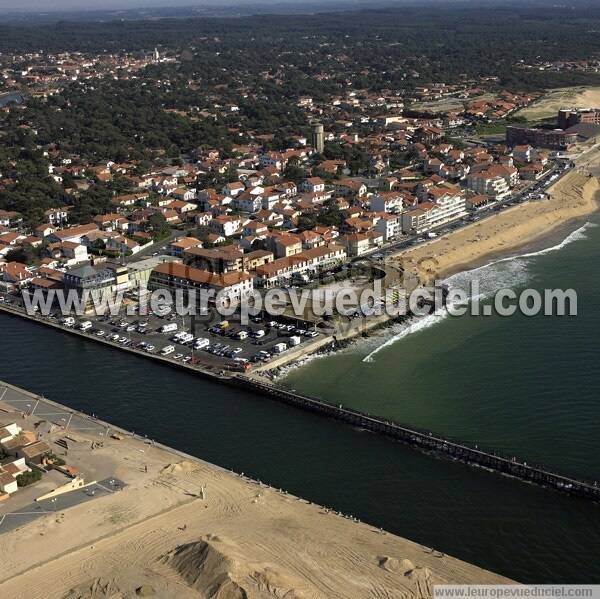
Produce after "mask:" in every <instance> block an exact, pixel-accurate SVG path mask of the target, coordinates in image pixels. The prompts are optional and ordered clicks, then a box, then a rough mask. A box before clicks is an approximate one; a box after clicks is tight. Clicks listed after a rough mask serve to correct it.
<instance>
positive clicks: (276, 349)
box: [273, 343, 287, 354]
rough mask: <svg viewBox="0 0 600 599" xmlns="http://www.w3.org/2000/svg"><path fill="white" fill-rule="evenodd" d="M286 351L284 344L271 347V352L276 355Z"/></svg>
mask: <svg viewBox="0 0 600 599" xmlns="http://www.w3.org/2000/svg"><path fill="white" fill-rule="evenodd" d="M286 349H287V345H286V344H285V343H277V344H276V345H274V346H273V351H274V352H275V353H276V354H281V353H283V352H284V351H285V350H286Z"/></svg>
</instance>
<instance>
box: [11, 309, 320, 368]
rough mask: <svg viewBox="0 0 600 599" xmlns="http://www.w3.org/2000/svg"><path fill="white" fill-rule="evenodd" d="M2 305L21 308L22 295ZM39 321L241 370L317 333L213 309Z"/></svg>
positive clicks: (298, 324) (55, 316)
mask: <svg viewBox="0 0 600 599" xmlns="http://www.w3.org/2000/svg"><path fill="white" fill-rule="evenodd" d="M3 303H7V304H11V305H12V307H16V308H22V306H23V303H22V300H21V298H14V297H11V298H8V297H5V298H3ZM38 318H40V319H42V320H49V321H50V322H52V323H54V324H58V325H62V326H64V327H65V328H70V329H76V330H77V331H78V332H80V333H84V334H86V335H89V336H90V337H98V338H102V339H103V340H104V341H109V342H111V343H114V344H115V345H118V346H120V347H128V348H133V349H137V350H140V351H144V352H146V353H148V354H154V355H160V356H161V357H164V358H167V359H169V360H173V361H177V362H181V363H186V364H192V365H202V366H207V367H209V368H221V369H223V368H225V369H236V370H244V369H247V368H249V367H250V365H251V364H258V363H267V362H269V361H270V360H271V359H272V358H273V357H274V356H277V355H280V354H282V353H284V352H286V351H288V350H289V349H292V348H297V347H301V346H307V345H309V344H310V343H311V342H312V341H314V340H315V339H318V338H319V337H320V336H322V333H320V332H319V330H318V329H316V328H315V327H314V326H313V325H312V324H311V323H309V322H306V321H301V320H295V319H289V318H287V317H283V316H282V317H279V318H278V319H275V318H272V317H270V316H269V317H266V318H261V317H255V318H253V319H252V320H251V322H249V323H248V324H241V323H240V316H239V314H236V315H233V316H231V317H229V318H228V319H227V320H223V317H222V316H220V315H219V314H218V313H216V312H214V313H213V312H211V313H210V314H208V315H206V316H194V317H191V316H178V315H176V314H170V313H169V314H153V313H151V312H150V313H149V314H148V315H142V316H139V315H134V316H130V315H127V314H123V313H122V314H120V315H118V316H96V315H93V314H89V315H86V316H79V317H76V316H73V317H64V316H62V315H61V314H59V313H58V312H52V313H51V314H50V315H49V316H47V317H46V316H41V315H39V316H38Z"/></svg>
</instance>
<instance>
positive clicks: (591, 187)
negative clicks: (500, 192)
mask: <svg viewBox="0 0 600 599" xmlns="http://www.w3.org/2000/svg"><path fill="white" fill-rule="evenodd" d="M569 176H571V177H572V178H575V179H576V182H575V183H571V182H570V181H565V179H566V178H567V177H569ZM567 177H565V179H561V181H559V182H557V183H556V185H555V186H554V187H553V188H551V190H550V191H551V193H553V194H556V196H554V197H553V198H552V199H550V200H544V201H543V203H542V202H536V203H528V204H525V205H520V206H514V207H512V208H510V209H508V210H506V211H505V212H502V213H499V214H496V215H494V216H492V217H490V218H489V219H485V220H484V221H482V222H477V223H473V224H472V225H469V226H467V227H465V228H463V229H460V230H459V231H453V232H451V233H448V234H446V235H444V236H442V237H439V238H436V239H434V240H432V241H430V242H429V243H426V244H424V245H423V246H420V247H418V248H415V249H409V250H403V251H401V252H398V253H396V254H394V255H393V256H392V257H391V260H396V261H401V260H402V258H403V257H406V256H409V257H410V256H415V261H416V259H417V258H416V257H417V256H418V260H421V261H429V260H436V261H438V262H440V260H439V258H440V256H439V255H437V254H435V253H433V255H430V254H431V253H432V251H433V252H434V251H435V249H436V248H439V247H440V246H441V245H442V244H450V248H451V250H455V251H456V250H458V249H459V246H461V245H464V242H463V238H464V237H470V236H471V235H473V233H474V232H475V231H478V230H481V229H490V228H491V227H493V226H497V225H498V223H499V222H500V225H502V222H506V223H507V229H508V230H509V231H510V233H511V237H512V239H513V241H514V243H512V244H510V247H507V246H506V245H504V243H502V244H501V245H502V247H495V248H493V249H490V250H489V251H481V252H478V253H477V255H473V256H472V257H471V258H470V259H469V260H465V261H463V262H453V261H451V260H449V259H447V258H446V260H445V261H443V264H444V268H441V269H440V270H439V271H437V272H436V273H435V279H436V280H439V281H446V280H447V279H449V278H451V277H452V276H455V275H458V274H462V273H468V272H469V271H474V270H478V269H480V268H485V267H486V266H490V265H492V264H494V263H495V262H497V261H501V260H505V259H512V258H515V259H517V258H519V256H521V255H522V254H523V253H529V252H532V253H533V252H537V251H542V250H545V249H548V248H550V247H553V244H554V242H555V241H556V243H560V242H562V241H564V240H565V239H566V238H567V237H568V236H569V235H571V234H572V233H574V232H575V231H576V230H578V229H579V228H581V227H582V226H584V225H585V223H586V222H587V221H588V218H589V217H590V216H591V215H593V214H595V213H597V212H599V211H600V180H599V179H598V178H596V177H587V176H585V175H583V174H581V173H576V172H572V173H569V175H567ZM565 184H566V185H570V187H571V188H570V189H569V188H568V189H567V190H565V189H564V188H563V187H564V186H565ZM554 188H558V189H554ZM578 192H580V193H581V196H580V198H577V197H575V198H574V199H575V205H574V206H572V205H567V206H566V207H564V208H563V210H566V211H567V212H570V213H571V214H570V216H569V217H566V218H564V219H563V220H556V219H551V223H550V226H549V227H548V228H546V229H545V230H543V231H540V230H539V229H536V226H537V225H539V224H540V223H541V222H544V223H545V224H548V223H547V217H548V216H549V215H551V216H558V215H555V214H553V213H555V212H556V211H557V206H556V204H559V203H560V202H561V201H562V200H563V199H564V197H565V196H567V197H569V196H570V194H573V193H574V194H575V195H577V193H578ZM571 199H573V198H572V197H571ZM538 208H540V210H537V209H538ZM527 209H528V211H529V212H536V211H537V212H538V214H537V217H538V218H537V219H535V218H533V219H531V220H530V221H528V222H527V229H528V232H529V237H527V238H526V239H523V238H521V237H520V233H521V232H522V229H521V228H518V229H517V230H516V231H515V230H514V229H513V227H511V223H512V222H513V217H514V216H515V215H520V216H521V215H522V214H523V213H522V212H519V211H523V210H527ZM560 214H561V215H563V214H564V213H563V212H560ZM503 217H505V218H503ZM490 221H493V222H490ZM501 221H502V222H501ZM491 237H493V235H490V238H491ZM420 274H423V273H420ZM427 274H428V275H430V274H431V273H427ZM426 282H427V283H431V281H426ZM420 318H421V317H417V318H414V317H412V318H408V319H406V321H405V322H404V323H399V322H398V320H397V319H395V318H391V317H388V318H387V320H386V321H384V322H381V323H378V325H377V326H375V327H373V328H372V329H371V330H369V331H368V333H367V335H366V336H365V335H362V336H361V335H360V334H356V335H354V336H353V337H352V338H350V339H347V340H345V343H344V345H343V346H342V347H340V348H336V347H331V348H328V349H327V350H326V351H324V352H319V351H317V352H312V353H311V354H307V355H305V356H302V357H301V358H299V359H295V360H290V361H288V362H286V363H284V364H278V365H277V366H276V367H275V368H270V369H268V368H265V369H264V370H263V371H262V372H260V373H256V374H257V375H262V377H265V378H270V379H271V380H273V381H274V382H277V381H278V380H280V379H281V378H285V376H287V374H289V372H291V371H292V370H297V369H298V368H301V367H302V366H304V365H306V364H308V363H310V362H312V361H313V360H315V359H319V358H324V357H327V356H330V355H333V354H335V353H338V352H339V351H343V350H344V349H346V348H347V347H348V346H351V345H355V344H358V343H360V341H361V340H362V339H364V338H365V337H366V338H372V337H373V336H375V335H377V334H378V333H380V332H382V331H385V329H387V328H390V327H392V326H394V325H397V324H410V323H411V322H416V321H418V320H419V319H420Z"/></svg>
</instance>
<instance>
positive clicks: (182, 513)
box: [0, 383, 513, 599]
mask: <svg viewBox="0 0 600 599" xmlns="http://www.w3.org/2000/svg"><path fill="white" fill-rule="evenodd" d="M0 386H3V387H4V386H6V387H7V388H9V389H10V390H11V391H10V393H11V397H10V398H7V401H0V405H1V406H8V407H9V408H10V409H12V410H15V411H16V414H19V415H20V413H21V412H20V411H19V408H17V407H15V403H17V404H18V402H19V401H27V400H28V399H30V400H32V401H33V400H40V403H43V402H45V403H46V404H47V405H48V406H52V407H54V408H60V409H62V410H67V411H68V412H72V413H76V414H78V415H79V416H80V417H81V418H82V419H83V421H84V423H83V426H81V427H80V428H78V426H74V427H73V428H72V430H71V431H70V432H69V433H68V436H69V437H70V438H71V439H72V441H73V442H72V443H70V446H69V452H68V455H69V457H68V460H69V463H71V464H73V465H75V466H79V467H80V468H81V469H82V471H83V472H84V474H85V473H86V471H88V472H89V470H88V468H91V472H89V474H90V475H93V474H94V472H93V468H94V467H95V466H97V465H98V464H99V463H100V464H102V466H103V467H106V466H107V465H108V466H109V467H110V468H111V469H112V470H111V471H112V472H114V475H115V476H118V477H119V478H120V479H122V480H123V481H124V482H125V484H126V486H125V487H124V488H123V490H121V491H119V492H114V493H112V494H109V495H106V496H103V497H98V498H94V499H92V500H90V501H87V502H85V503H83V504H80V505H74V506H72V507H69V508H67V509H65V510H64V511H62V512H61V513H60V514H58V513H57V512H53V511H51V512H50V513H49V514H46V515H42V516H41V517H39V518H37V519H36V520H33V521H30V522H28V523H26V524H23V525H21V526H20V527H18V528H16V529H12V530H10V531H7V532H4V533H3V534H0V549H1V550H2V554H3V555H5V556H6V559H5V562H4V563H3V572H2V574H3V576H2V580H1V581H0V594H6V596H11V597H17V598H18V597H23V598H24V597H25V596H26V597H27V599H42V598H44V599H49V598H50V597H52V598H54V597H56V598H57V599H58V598H59V597H60V598H62V597H65V596H71V595H69V594H68V593H69V591H70V590H72V589H76V590H77V592H79V593H80V595H73V596H88V595H87V594H85V592H86V591H87V589H90V588H95V587H103V586H105V585H106V584H107V583H108V584H109V586H111V591H112V592H113V593H117V592H122V593H123V594H124V595H127V596H129V593H132V594H133V592H134V590H135V589H136V588H137V587H141V586H143V585H149V586H152V587H153V588H154V589H155V591H156V592H157V593H158V594H159V596H165V597H166V596H177V597H183V598H185V597H188V596H189V597H192V596H197V595H196V592H197V591H202V590H204V589H205V588H208V587H210V586H211V585H215V584H216V585H225V586H224V587H223V590H225V589H226V588H229V585H230V584H232V583H233V584H235V585H238V586H239V587H241V588H244V589H247V590H248V591H250V594H251V596H253V597H257V599H262V598H263V597H264V598H266V597H267V596H268V597H271V596H272V595H271V594H268V593H264V588H263V587H261V585H260V581H258V582H257V580H256V574H258V573H260V574H261V576H260V577H259V578H261V579H262V578H264V581H263V582H268V583H269V586H271V587H276V588H277V589H279V590H281V591H282V593H281V596H283V595H284V594H285V593H287V592H289V593H290V596H305V595H304V593H306V596H311V597H312V596H314V597H340V598H341V597H344V598H354V597H356V599H363V598H364V597H379V596H383V595H384V594H385V596H388V595H389V596H391V595H390V593H391V594H394V593H401V594H406V593H408V595H407V596H419V597H428V596H430V595H431V594H432V585H433V584H443V583H475V582H476V583H487V584H490V583H496V584H498V583H505V584H506V583H511V582H513V581H510V580H508V579H506V578H504V577H502V576H500V575H496V574H493V573H491V572H489V571H487V570H483V569H481V568H479V567H478V566H474V565H471V564H468V563H466V562H462V561H460V560H458V559H455V558H453V557H450V556H447V555H445V554H443V553H440V552H439V551H435V550H433V549H431V548H429V547H426V546H424V545H420V544H417V543H414V542H412V541H409V540H407V539H404V538H402V537H398V536H396V535H393V534H391V533H388V532H384V531H382V530H381V529H377V528H375V527H373V526H371V525H369V524H367V523H362V522H360V521H358V520H357V519H355V518H353V517H352V516H344V515H342V514H340V513H336V512H335V511H334V510H331V509H328V508H324V507H323V506H320V505H317V504H314V503H312V502H310V501H307V500H305V499H302V498H301V497H297V496H295V495H292V494H289V493H287V492H285V491H282V490H280V489H275V488H273V487H270V486H269V485H267V484H264V483H261V482H260V481H256V480H253V479H251V478H249V477H247V476H244V475H243V474H236V473H233V472H231V471H229V470H227V469H224V468H222V467H219V466H215V465H213V464H211V463H209V462H206V461H204V460H202V459H201V458H198V457H196V456H192V455H188V454H186V453H184V452H180V451H178V450H174V449H173V448H170V447H168V446H164V445H161V444H159V443H154V442H152V443H149V442H148V440H147V439H143V438H141V437H136V436H134V435H133V433H131V432H129V431H126V430H124V429H122V428H120V427H117V426H113V425H112V424H110V423H108V422H105V421H102V420H99V419H97V418H95V417H91V416H88V415H86V414H81V413H80V412H77V411H76V410H71V409H70V408H68V407H65V406H63V405H62V404H60V403H57V402H55V401H51V400H47V399H45V398H41V397H40V396H39V395H36V394H35V393H31V392H28V391H23V390H22V389H20V388H19V387H16V386H14V385H10V384H5V383H0ZM17 394H18V395H17ZM12 395H15V397H17V399H15V398H13V397H12ZM21 395H22V396H23V398H24V399H18V397H19V396H21ZM2 399H4V396H3V398H2ZM19 405H20V404H19ZM33 411H35V408H34V410H33ZM7 412H8V411H7V410H6V408H2V413H3V414H6V413H7ZM8 413H10V412H8ZM58 416H60V414H58V415H57V416H56V419H57V420H59V418H58ZM37 418H39V417H36V416H33V415H29V416H27V417H23V418H22V419H21V418H20V417H19V421H20V422H22V423H23V426H26V427H28V428H30V427H31V425H32V424H33V421H35V420H36V419H37ZM86 423H87V424H86ZM91 424H94V425H95V426H98V427H110V431H111V432H112V431H115V432H119V433H120V437H122V438H120V439H118V440H117V439H114V438H112V437H109V435H108V434H107V433H108V430H107V433H105V435H104V440H103V441H102V444H101V445H100V446H99V447H97V448H96V449H94V450H93V451H91V450H90V449H89V441H90V439H96V441H97V440H98V436H97V433H93V432H90V431H89V430H88V429H87V428H86V427H87V426H89V425H91ZM42 428H43V427H42ZM39 430H42V429H39ZM42 435H43V436H44V438H46V440H47V441H48V442H50V443H52V441H53V440H58V439H60V438H63V437H64V436H65V435H67V433H66V432H65V431H64V430H63V427H62V426H55V427H54V430H53V431H52V427H49V428H48V432H47V433H46V432H42ZM15 497H18V494H17V495H16V496H15ZM9 501H11V500H9ZM4 507H8V506H7V504H6V503H5V504H4ZM1 520H2V518H1V517H0V521H1ZM282 522H285V526H282V525H281V523H282ZM75 531H78V533H77V534H74V532H75ZM0 532H1V531H0ZM350 546H353V547H355V549H354V550H353V555H352V559H351V560H350V561H349V560H348V559H347V557H348V555H347V550H346V549H344V548H347V547H350ZM182 548H183V549H186V551H187V550H191V548H194V551H193V552H192V553H193V555H191V556H189V557H190V559H189V561H187V562H186V564H185V566H186V567H185V568H181V567H180V566H181V564H180V563H176V562H177V560H173V559H172V557H173V555H176V554H177V553H178V552H181V551H182ZM196 550H197V552H196ZM196 553H199V554H201V555H204V554H208V555H209V556H210V558H209V559H208V560H204V561H202V560H199V559H198V558H199V556H198V555H197V554H196ZM365 580H367V581H368V585H367V586H365V584H364V581H365ZM423 591H424V592H423ZM296 592H297V593H298V595H296ZM255 593H256V594H255ZM93 596H95V595H93ZM107 596H112V595H110V594H108V595H107ZM235 596H237V595H235ZM240 596H241V595H240ZM278 596H279V595H278ZM286 596H287V595H286Z"/></svg>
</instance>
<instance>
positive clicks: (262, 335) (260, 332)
mask: <svg viewBox="0 0 600 599" xmlns="http://www.w3.org/2000/svg"><path fill="white" fill-rule="evenodd" d="M254 336H255V337H256V338H257V339H260V338H261V337H264V336H265V332H264V331H263V330H262V329H260V330H258V331H254Z"/></svg>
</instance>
